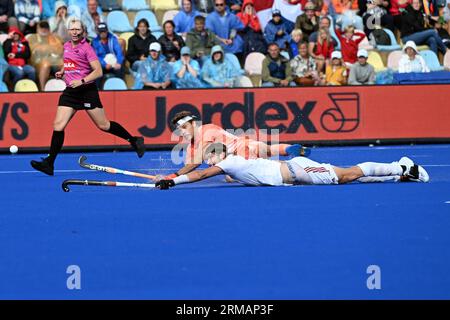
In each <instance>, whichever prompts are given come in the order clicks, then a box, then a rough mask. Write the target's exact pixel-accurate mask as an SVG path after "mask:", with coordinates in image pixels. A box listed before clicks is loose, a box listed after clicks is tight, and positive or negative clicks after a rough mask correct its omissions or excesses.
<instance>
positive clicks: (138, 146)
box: [131, 137, 145, 158]
mask: <svg viewBox="0 0 450 320" xmlns="http://www.w3.org/2000/svg"><path fill="white" fill-rule="evenodd" d="M131 147H132V148H133V149H134V150H135V151H136V153H137V155H138V157H139V158H142V157H143V156H144V154H145V145H144V138H142V137H134V139H133V141H131Z"/></svg>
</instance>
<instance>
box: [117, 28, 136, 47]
mask: <svg viewBox="0 0 450 320" xmlns="http://www.w3.org/2000/svg"><path fill="white" fill-rule="evenodd" d="M133 35H134V32H123V33H121V34H120V36H119V38H120V39H123V40H125V50H127V49H128V40H129V39H130V38H131V37H132V36H133Z"/></svg>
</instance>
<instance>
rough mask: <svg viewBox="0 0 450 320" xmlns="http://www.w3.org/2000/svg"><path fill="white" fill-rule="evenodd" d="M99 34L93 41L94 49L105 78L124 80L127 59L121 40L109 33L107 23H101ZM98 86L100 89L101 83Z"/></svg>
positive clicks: (98, 28) (98, 29) (98, 27)
mask: <svg viewBox="0 0 450 320" xmlns="http://www.w3.org/2000/svg"><path fill="white" fill-rule="evenodd" d="M97 32H98V36H97V37H96V38H95V39H94V40H92V47H93V48H94V51H95V53H96V54H97V57H98V60H99V61H100V64H101V65H102V70H103V78H104V79H105V78H108V77H111V76H115V77H119V78H123V76H124V63H123V62H124V59H125V58H124V56H123V53H122V48H121V47H120V44H119V40H118V39H117V37H116V36H115V35H114V34H112V33H111V32H109V31H108V26H107V25H106V23H103V22H102V23H99V24H98V26H97ZM99 80H100V79H99ZM97 85H98V86H99V87H100V82H99V83H97Z"/></svg>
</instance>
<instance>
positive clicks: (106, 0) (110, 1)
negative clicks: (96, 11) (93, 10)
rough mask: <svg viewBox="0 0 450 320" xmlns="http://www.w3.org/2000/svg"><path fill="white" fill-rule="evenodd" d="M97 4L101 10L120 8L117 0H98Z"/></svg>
mask: <svg viewBox="0 0 450 320" xmlns="http://www.w3.org/2000/svg"><path fill="white" fill-rule="evenodd" d="M98 4H99V5H100V7H101V8H102V10H103V11H107V12H108V11H113V10H120V9H121V7H120V5H119V3H118V1H117V0H98Z"/></svg>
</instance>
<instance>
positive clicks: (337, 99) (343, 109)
mask: <svg viewBox="0 0 450 320" xmlns="http://www.w3.org/2000/svg"><path fill="white" fill-rule="evenodd" d="M328 96H329V97H330V99H331V101H332V102H333V104H334V106H333V107H331V108H329V109H327V110H325V111H324V112H323V113H322V116H321V117H320V123H321V125H322V128H323V129H324V130H326V131H328V132H352V131H354V130H356V128H358V126H359V94H358V93H329V94H328Z"/></svg>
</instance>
